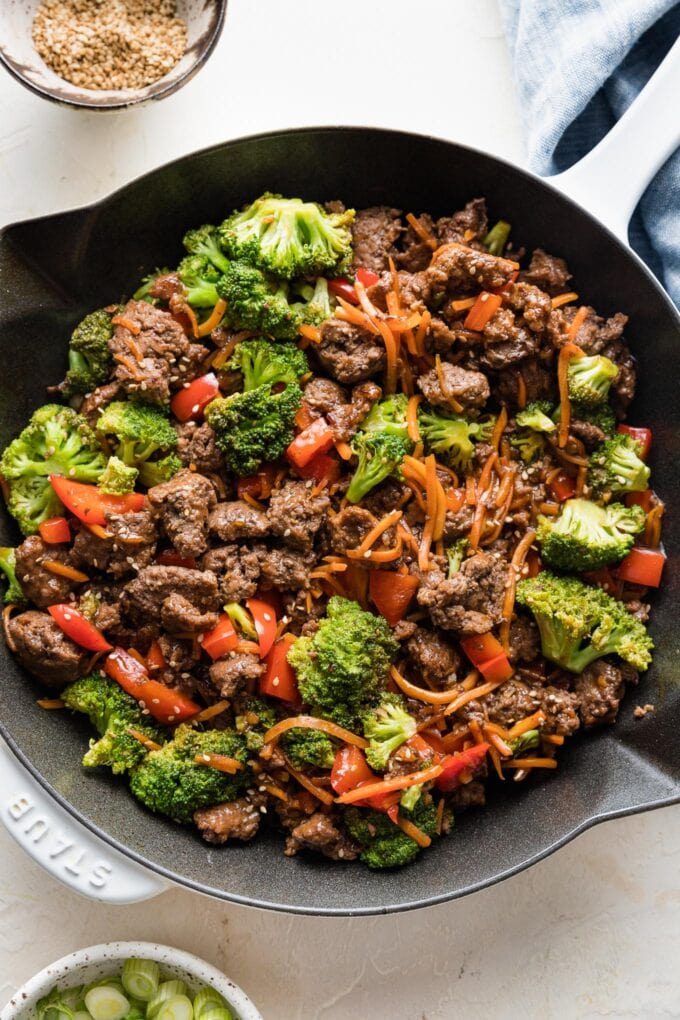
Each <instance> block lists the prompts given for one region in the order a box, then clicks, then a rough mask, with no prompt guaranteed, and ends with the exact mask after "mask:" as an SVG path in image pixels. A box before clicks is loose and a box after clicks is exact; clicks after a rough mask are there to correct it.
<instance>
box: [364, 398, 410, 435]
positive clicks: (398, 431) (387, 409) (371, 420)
mask: <svg viewBox="0 0 680 1020" xmlns="http://www.w3.org/2000/svg"><path fill="white" fill-rule="evenodd" d="M407 407H408V397H406V396H405V395H404V394H403V393H396V394H394V395H393V396H390V397H385V398H384V399H383V400H378V401H377V402H376V403H375V404H374V405H373V407H372V408H371V410H370V411H369V412H368V414H367V415H366V417H365V418H364V420H363V421H362V423H361V431H362V432H387V433H388V434H389V435H391V436H397V437H398V438H399V439H403V440H404V441H407V440H408V425H407V424H406V409H407Z"/></svg>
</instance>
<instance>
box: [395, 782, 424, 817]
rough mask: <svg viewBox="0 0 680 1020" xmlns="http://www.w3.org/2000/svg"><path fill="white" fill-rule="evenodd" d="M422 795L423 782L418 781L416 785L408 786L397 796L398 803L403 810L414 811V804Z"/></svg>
mask: <svg viewBox="0 0 680 1020" xmlns="http://www.w3.org/2000/svg"><path fill="white" fill-rule="evenodd" d="M422 795H423V784H422V783H418V784H417V785H416V786H408V787H407V788H406V789H405V790H404V791H403V793H402V795H401V797H400V798H399V805H400V807H402V808H403V809H404V811H414V810H415V807H416V804H417V803H418V801H419V800H420V798H421V797H422Z"/></svg>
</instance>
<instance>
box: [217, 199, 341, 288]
mask: <svg viewBox="0 0 680 1020" xmlns="http://www.w3.org/2000/svg"><path fill="white" fill-rule="evenodd" d="M353 220H354V210H353V209H348V210H346V211H345V212H342V213H327V212H325V211H324V210H323V208H322V207H321V206H320V205H317V203H316V202H303V201H302V200H301V199H299V198H284V197H283V196H282V195H272V194H269V193H266V194H264V195H262V197H261V198H258V199H256V200H255V201H254V202H253V203H252V205H250V206H248V207H246V208H245V209H243V210H242V211H235V212H234V213H233V214H232V215H231V216H230V217H229V218H228V219H226V220H225V221H224V223H223V224H222V225H221V227H220V228H219V235H220V242H221V245H222V247H223V248H224V250H225V251H226V253H227V254H228V255H229V256H230V257H231V258H233V259H243V260H244V261H245V262H249V263H251V264H252V265H255V266H259V268H260V269H264V270H266V271H267V272H270V273H273V274H274V275H275V276H280V277H282V278H283V279H286V280H292V279H294V278H295V277H296V276H318V275H320V274H321V275H330V276H342V275H343V273H345V272H346V271H347V270H348V268H349V265H350V262H351V258H352V234H351V231H350V227H351V225H352V222H353Z"/></svg>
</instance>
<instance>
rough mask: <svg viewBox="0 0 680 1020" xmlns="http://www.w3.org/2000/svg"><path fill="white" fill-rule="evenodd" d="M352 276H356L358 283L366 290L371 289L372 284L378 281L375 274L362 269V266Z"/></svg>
mask: <svg viewBox="0 0 680 1020" xmlns="http://www.w3.org/2000/svg"><path fill="white" fill-rule="evenodd" d="M354 275H355V276H356V278H357V280H358V281H359V283H360V284H362V286H364V287H366V288H368V287H372V286H373V284H374V283H377V282H378V280H379V279H380V277H379V276H378V274H377V273H374V272H373V271H372V270H370V269H364V268H363V267H362V266H360V267H359V269H357V271H356V273H355V274H354Z"/></svg>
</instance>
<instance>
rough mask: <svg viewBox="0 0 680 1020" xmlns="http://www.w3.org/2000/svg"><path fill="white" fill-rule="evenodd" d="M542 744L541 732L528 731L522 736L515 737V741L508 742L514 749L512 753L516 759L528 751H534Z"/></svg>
mask: <svg viewBox="0 0 680 1020" xmlns="http://www.w3.org/2000/svg"><path fill="white" fill-rule="evenodd" d="M540 743H541V734H540V732H539V730H527V731H526V733H522V734H521V736H519V737H515V739H514V740H508V745H509V746H510V747H511V748H512V753H513V755H514V756H515V758H519V756H520V755H522V754H526V753H527V751H533V750H534V749H535V748H537V747H538V745H539V744H540Z"/></svg>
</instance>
